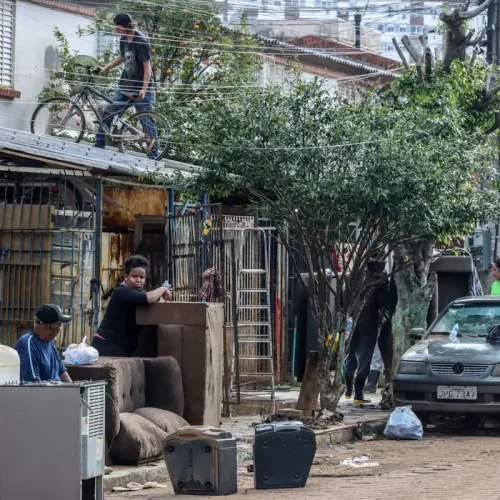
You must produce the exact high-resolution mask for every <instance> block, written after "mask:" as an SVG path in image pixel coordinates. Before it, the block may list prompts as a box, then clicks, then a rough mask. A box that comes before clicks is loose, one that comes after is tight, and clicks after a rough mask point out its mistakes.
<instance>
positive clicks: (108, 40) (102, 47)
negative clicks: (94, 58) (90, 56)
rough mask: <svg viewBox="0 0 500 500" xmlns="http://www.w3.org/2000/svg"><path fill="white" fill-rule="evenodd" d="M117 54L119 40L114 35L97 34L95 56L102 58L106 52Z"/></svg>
mask: <svg viewBox="0 0 500 500" xmlns="http://www.w3.org/2000/svg"><path fill="white" fill-rule="evenodd" d="M108 49H109V50H111V52H113V53H117V52H118V51H119V50H120V38H119V37H118V36H115V35H109V34H107V33H102V32H99V33H98V35H97V55H98V56H99V57H102V56H103V55H104V52H105V51H106V50H108Z"/></svg>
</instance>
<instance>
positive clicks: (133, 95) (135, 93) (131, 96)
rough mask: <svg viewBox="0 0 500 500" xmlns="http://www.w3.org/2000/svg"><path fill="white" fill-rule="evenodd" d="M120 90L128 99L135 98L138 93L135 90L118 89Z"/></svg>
mask: <svg viewBox="0 0 500 500" xmlns="http://www.w3.org/2000/svg"><path fill="white" fill-rule="evenodd" d="M120 92H121V93H122V94H123V95H124V96H125V97H128V98H129V99H137V96H138V95H139V94H138V93H137V92H127V91H126V90H120Z"/></svg>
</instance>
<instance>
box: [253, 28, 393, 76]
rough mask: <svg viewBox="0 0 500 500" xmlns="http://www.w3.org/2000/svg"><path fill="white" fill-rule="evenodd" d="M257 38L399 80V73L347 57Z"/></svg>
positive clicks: (259, 36)
mask: <svg viewBox="0 0 500 500" xmlns="http://www.w3.org/2000/svg"><path fill="white" fill-rule="evenodd" d="M256 37H257V38H259V39H261V40H263V41H264V42H266V43H268V44H271V45H275V46H277V47H280V48H283V49H287V50H296V51H297V52H302V53H304V54H309V55H311V56H316V57H321V58H322V59H327V60H330V61H333V62H336V63H338V64H346V65H347V66H352V67H353V68H358V69H361V70H363V71H365V72H366V73H377V74H380V75H384V76H390V77H393V78H397V77H398V76H399V75H398V73H397V72H395V71H388V70H386V69H382V68H379V67H377V66H372V65H370V64H366V63H360V62H358V61H353V60H352V59H348V58H346V57H339V56H333V55H331V54H329V53H326V52H322V51H321V50H317V49H310V48H308V47H301V46H298V45H293V44H291V43H286V42H281V41H280V40H276V39H275V38H268V37H265V36H262V35H256Z"/></svg>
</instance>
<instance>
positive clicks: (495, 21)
mask: <svg viewBox="0 0 500 500" xmlns="http://www.w3.org/2000/svg"><path fill="white" fill-rule="evenodd" d="M499 26H500V0H494V2H493V3H492V4H491V5H490V6H489V7H488V31H487V34H486V60H487V61H488V62H489V63H490V64H497V63H498V60H499V56H500V37H499V29H498V28H499Z"/></svg>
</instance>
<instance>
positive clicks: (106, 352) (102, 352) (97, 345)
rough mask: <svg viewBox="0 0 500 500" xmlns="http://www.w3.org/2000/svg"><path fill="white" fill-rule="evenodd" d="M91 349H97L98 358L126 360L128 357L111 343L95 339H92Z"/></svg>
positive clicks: (117, 346)
mask: <svg viewBox="0 0 500 500" xmlns="http://www.w3.org/2000/svg"><path fill="white" fill-rule="evenodd" d="M92 347H93V348H94V349H97V352H98V353H99V356H110V357H114V358H128V357H129V355H128V354H127V353H126V352H125V351H124V350H123V349H122V348H121V347H120V346H119V345H116V344H114V343H113V342H108V341H107V340H103V339H100V338H99V337H95V336H94V338H93V339H92Z"/></svg>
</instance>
